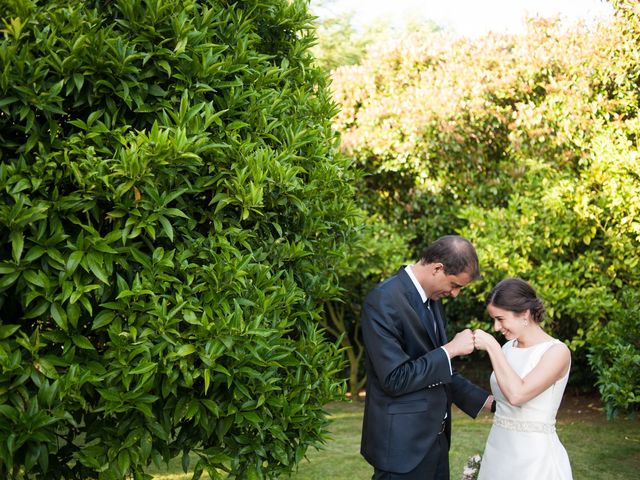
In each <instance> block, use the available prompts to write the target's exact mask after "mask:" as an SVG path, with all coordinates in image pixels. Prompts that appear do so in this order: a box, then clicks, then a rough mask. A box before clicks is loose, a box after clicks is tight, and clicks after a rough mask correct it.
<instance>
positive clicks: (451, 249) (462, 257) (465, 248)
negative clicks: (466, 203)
mask: <svg viewBox="0 0 640 480" xmlns="http://www.w3.org/2000/svg"><path fill="white" fill-rule="evenodd" d="M420 263H423V264H429V263H442V265H443V266H444V273H446V274H447V275H458V274H460V273H462V272H466V273H468V274H469V275H470V276H471V279H472V280H475V279H477V278H478V277H479V276H480V266H479V264H478V255H477V254H476V249H475V248H474V247H473V245H471V242H470V241H469V240H467V239H466V238H464V237H461V236H459V235H445V236H444V237H440V238H439V239H437V240H436V241H435V242H433V243H431V244H430V245H429V246H427V247H426V248H425V249H424V250H423V251H422V255H421V256H420Z"/></svg>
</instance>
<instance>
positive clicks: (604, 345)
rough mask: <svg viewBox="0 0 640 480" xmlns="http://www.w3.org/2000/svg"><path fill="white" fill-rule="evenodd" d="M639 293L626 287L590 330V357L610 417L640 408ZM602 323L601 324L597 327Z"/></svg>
mask: <svg viewBox="0 0 640 480" xmlns="http://www.w3.org/2000/svg"><path fill="white" fill-rule="evenodd" d="M639 319H640V293H639V292H638V291H625V292H624V293H623V295H622V302H621V305H620V307H619V308H618V309H616V310H614V311H613V312H611V316H610V318H608V319H607V321H606V323H605V324H604V325H603V326H601V327H600V326H599V325H596V326H595V327H594V328H592V330H591V331H590V332H589V335H588V340H589V351H590V354H589V361H590V363H591V365H592V366H593V369H594V370H595V371H596V372H597V374H598V388H599V389H600V394H601V396H602V399H603V401H604V407H605V411H606V413H607V416H608V417H609V418H612V417H615V416H616V415H617V414H618V413H619V412H633V413H635V414H637V413H638V411H640V368H638V367H639V366H640V340H639V339H638V330H639V327H640V320H639ZM598 327H600V328H598Z"/></svg>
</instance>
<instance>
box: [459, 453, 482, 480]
mask: <svg viewBox="0 0 640 480" xmlns="http://www.w3.org/2000/svg"><path fill="white" fill-rule="evenodd" d="M481 460H482V457H481V456H480V455H479V454H477V453H476V454H475V455H472V456H471V457H469V459H468V460H467V464H466V465H465V466H464V469H463V470H462V480H476V479H477V478H478V472H479V471H480V461H481Z"/></svg>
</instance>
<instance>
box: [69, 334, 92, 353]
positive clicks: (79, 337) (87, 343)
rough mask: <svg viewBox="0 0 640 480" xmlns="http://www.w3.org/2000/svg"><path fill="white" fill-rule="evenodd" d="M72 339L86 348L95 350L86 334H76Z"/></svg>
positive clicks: (79, 345)
mask: <svg viewBox="0 0 640 480" xmlns="http://www.w3.org/2000/svg"><path fill="white" fill-rule="evenodd" d="M72 339H73V343H74V344H76V345H77V346H78V347H80V348H82V349H84V350H95V348H94V346H93V344H92V343H91V341H89V339H88V338H87V337H85V336H84V335H74V336H73V337H72Z"/></svg>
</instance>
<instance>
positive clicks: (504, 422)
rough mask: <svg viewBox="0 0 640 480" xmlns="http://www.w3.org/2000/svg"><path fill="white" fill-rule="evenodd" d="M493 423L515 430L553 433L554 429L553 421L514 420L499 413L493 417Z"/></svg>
mask: <svg viewBox="0 0 640 480" xmlns="http://www.w3.org/2000/svg"><path fill="white" fill-rule="evenodd" d="M493 424H494V425H498V426H499V427H502V428H505V429H507V430H513V431H515V432H534V433H554V432H555V431H556V424H555V423H545V422H532V421H525V420H516V419H515V418H506V417H501V416H499V415H495V416H494V417H493Z"/></svg>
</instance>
